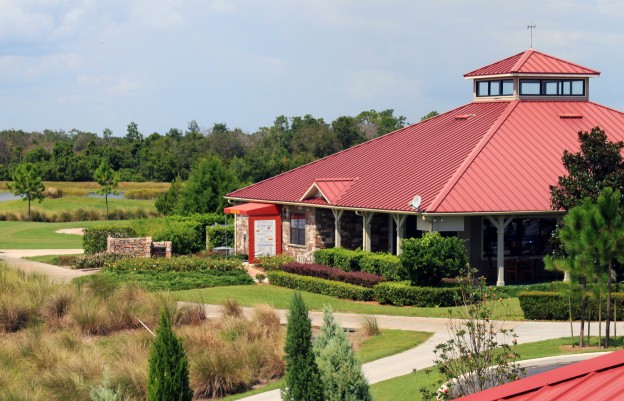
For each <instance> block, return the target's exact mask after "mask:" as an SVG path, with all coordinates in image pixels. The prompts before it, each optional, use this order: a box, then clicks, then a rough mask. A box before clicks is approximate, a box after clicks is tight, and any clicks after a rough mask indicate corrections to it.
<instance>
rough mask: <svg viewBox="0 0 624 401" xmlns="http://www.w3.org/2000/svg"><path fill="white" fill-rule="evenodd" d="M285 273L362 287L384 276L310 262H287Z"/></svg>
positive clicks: (373, 284) (377, 281)
mask: <svg viewBox="0 0 624 401" xmlns="http://www.w3.org/2000/svg"><path fill="white" fill-rule="evenodd" d="M282 270H283V271H285V272H287V273H293V274H299V275H301V276H311V277H319V278H324V279H326V280H333V281H342V282H345V283H349V284H355V285H360V286H362V287H368V288H373V287H374V286H375V285H376V284H379V283H381V282H382V281H384V278H383V277H381V276H378V275H376V274H371V273H367V272H346V271H344V270H340V269H337V268H335V267H329V266H324V265H319V264H312V263H296V262H291V263H287V264H285V265H284V266H283V267H282Z"/></svg>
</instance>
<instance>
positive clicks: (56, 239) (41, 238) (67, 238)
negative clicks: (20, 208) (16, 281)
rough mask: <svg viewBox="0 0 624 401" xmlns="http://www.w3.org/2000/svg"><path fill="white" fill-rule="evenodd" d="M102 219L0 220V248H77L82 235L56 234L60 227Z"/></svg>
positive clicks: (80, 244) (97, 222)
mask: <svg viewBox="0 0 624 401" xmlns="http://www.w3.org/2000/svg"><path fill="white" fill-rule="evenodd" d="M103 223H104V222H102V221H76V222H71V223H36V222H30V223H29V222H25V221H0V249H78V248H82V236H81V235H71V234H58V233H56V232H55V231H56V230H59V229H61V228H77V227H90V226H93V225H98V224H103ZM106 224H118V225H121V224H128V220H125V221H124V220H121V221H117V220H111V221H109V222H107V223H106Z"/></svg>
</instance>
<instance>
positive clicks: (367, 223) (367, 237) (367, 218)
mask: <svg viewBox="0 0 624 401" xmlns="http://www.w3.org/2000/svg"><path fill="white" fill-rule="evenodd" d="M374 215H375V213H373V212H362V249H363V250H365V251H367V252H370V250H371V221H373V216H374Z"/></svg>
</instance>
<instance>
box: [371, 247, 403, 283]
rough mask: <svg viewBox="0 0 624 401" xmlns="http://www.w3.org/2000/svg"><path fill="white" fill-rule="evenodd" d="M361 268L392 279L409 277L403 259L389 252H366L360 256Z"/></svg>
mask: <svg viewBox="0 0 624 401" xmlns="http://www.w3.org/2000/svg"><path fill="white" fill-rule="evenodd" d="M360 270H361V271H363V272H368V273H372V274H376V275H379V276H382V277H383V278H385V279H386V280H390V281H401V280H406V279H408V274H407V271H406V270H405V269H404V268H403V265H401V259H399V257H398V256H395V255H391V254H389V253H369V252H366V253H365V254H364V256H362V257H361V258H360Z"/></svg>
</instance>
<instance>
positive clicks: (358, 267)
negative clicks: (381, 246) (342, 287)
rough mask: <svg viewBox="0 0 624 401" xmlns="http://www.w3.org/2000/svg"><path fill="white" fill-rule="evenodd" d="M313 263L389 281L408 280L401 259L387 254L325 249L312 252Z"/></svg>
mask: <svg viewBox="0 0 624 401" xmlns="http://www.w3.org/2000/svg"><path fill="white" fill-rule="evenodd" d="M314 262H315V263H317V264H319V265H325V266H332V267H337V268H339V269H341V270H344V271H347V272H353V271H363V272H368V273H371V274H376V275H378V276H382V277H383V278H385V279H386V280H391V281H401V280H406V279H407V278H408V275H407V271H406V270H405V269H404V268H403V266H402V265H401V259H400V258H399V257H398V256H395V255H391V254H389V253H376V252H365V251H362V250H360V249H356V250H354V251H352V250H349V249H344V248H327V249H319V250H318V251H316V252H314Z"/></svg>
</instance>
